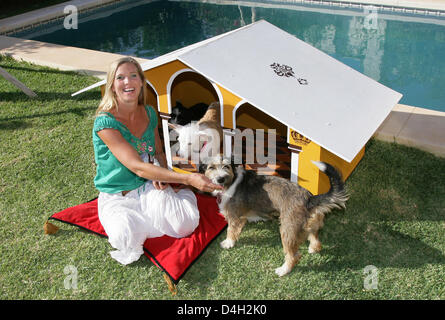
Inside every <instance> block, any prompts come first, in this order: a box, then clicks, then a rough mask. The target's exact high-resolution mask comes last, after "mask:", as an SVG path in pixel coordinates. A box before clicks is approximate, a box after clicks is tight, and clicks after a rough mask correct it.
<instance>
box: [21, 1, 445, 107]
mask: <svg viewBox="0 0 445 320" xmlns="http://www.w3.org/2000/svg"><path fill="white" fill-rule="evenodd" d="M135 2H137V1H125V2H123V3H119V4H117V5H113V6H111V7H108V8H102V9H99V10H98V11H92V12H89V13H85V14H82V15H80V17H79V24H78V29H77V30H76V29H68V30H67V29H65V28H64V27H63V20H59V21H56V22H54V23H52V24H48V25H44V26H41V27H38V28H35V29H32V30H28V31H26V32H23V33H20V34H16V35H14V36H16V37H22V38H28V39H35V40H39V41H44V42H50V43H57V44H62V45H70V46H76V47H81V48H88V49H93V50H101V51H107V52H114V53H121V54H129V55H134V56H138V57H144V58H149V59H151V58H154V57H157V56H159V55H162V54H165V53H168V52H171V51H173V50H176V49H179V48H181V47H183V46H186V45H189V44H192V43H195V42H198V41H201V40H204V39H207V38H210V37H213V36H215V35H218V34H221V33H224V32H227V31H230V30H233V29H236V28H238V27H240V26H242V25H244V24H249V23H251V22H253V21H257V20H260V19H264V20H267V21H269V22H270V23H272V24H274V25H276V26H277V27H279V28H281V29H283V30H285V31H287V32H289V33H291V34H293V35H295V36H296V37H298V38H300V39H302V40H304V41H306V42H307V43H309V44H311V45H313V46H315V47H316V48H318V49H320V50H322V51H324V52H325V53H327V54H329V55H331V56H332V57H334V58H336V59H338V60H340V61H342V62H343V63H345V64H347V65H349V66H350V67H352V68H354V69H356V70H358V71H360V72H362V73H364V74H365V75H367V76H369V77H371V78H373V79H375V80H377V81H379V82H380V83H382V84H384V85H386V86H388V87H390V88H392V89H394V90H396V91H398V92H400V93H402V94H403V98H402V100H401V101H400V103H403V104H407V105H413V106H419V107H423V108H428V109H433V110H440V111H445V19H444V18H440V17H428V16H421V15H401V14H391V15H390V14H388V13H387V12H386V11H372V10H371V11H369V10H368V11H366V12H365V10H363V9H333V8H326V7H320V6H313V7H308V6H305V7H303V6H296V5H295V6H287V7H283V6H282V7H279V6H278V5H275V6H274V5H272V4H270V3H268V4H266V5H265V6H262V5H261V4H260V5H259V6H254V7H249V6H238V5H218V4H210V3H204V2H184V1H180V2H178V1H173V2H172V1H154V2H151V3H145V4H140V5H137V6H135ZM265 45H274V44H273V43H265Z"/></svg>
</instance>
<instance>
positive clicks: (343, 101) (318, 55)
mask: <svg viewBox="0 0 445 320" xmlns="http://www.w3.org/2000/svg"><path fill="white" fill-rule="evenodd" d="M141 66H142V68H143V70H144V73H145V77H146V79H147V85H148V87H149V91H150V96H149V98H148V100H149V101H147V102H148V103H149V104H151V105H153V106H155V107H156V108H157V110H158V112H159V115H160V118H161V119H162V130H163V137H164V144H165V152H166V155H167V159H168V165H169V167H170V168H173V169H175V168H174V167H173V165H172V156H171V150H170V141H169V129H168V120H169V118H170V114H171V110H172V107H173V106H174V104H175V102H176V101H177V100H179V101H181V103H182V104H183V105H184V106H188V107H190V106H191V105H193V104H195V103H198V102H205V103H208V104H209V103H211V102H213V101H219V102H220V104H221V106H223V107H222V108H221V126H222V127H223V129H224V153H225V154H226V155H227V154H231V148H232V140H233V132H234V130H235V129H236V128H237V127H239V126H241V127H248V128H252V129H269V128H273V129H276V130H277V133H278V134H279V135H281V136H283V137H285V139H286V141H287V143H288V148H289V150H290V151H291V152H290V157H291V159H290V163H291V175H290V178H291V180H292V181H298V183H299V184H300V185H301V186H303V187H305V188H307V189H308V190H309V191H311V192H312V193H314V194H319V193H321V192H325V191H326V190H327V189H328V186H329V182H328V180H327V178H326V177H325V176H324V175H323V174H320V172H319V170H318V168H316V167H315V166H314V165H313V164H312V163H311V160H318V161H326V162H329V163H331V164H333V165H335V166H336V167H337V168H339V169H340V170H341V171H342V174H343V177H344V178H345V179H346V178H347V177H348V176H349V175H350V173H351V172H352V171H353V169H354V168H355V167H356V165H357V164H358V162H359V161H360V160H361V158H362V157H363V155H364V147H365V144H366V143H367V141H368V140H369V139H370V138H371V137H372V135H373V134H374V132H375V131H376V130H377V128H378V127H379V126H380V124H381V123H382V122H383V121H384V120H385V118H386V117H387V116H388V114H389V113H390V111H391V109H392V108H393V107H394V105H395V104H396V103H397V102H398V101H399V100H400V98H401V94H399V93H397V92H395V91H393V90H391V89H389V88H387V87H385V86H383V85H381V84H380V83H378V82H376V81H374V80H372V79H370V78H368V77H366V76H364V75H363V74H361V73H359V72H357V71H355V70H353V69H352V68H350V67H348V66H346V65H344V64H342V63H341V62H339V61H337V60H335V59H334V58H332V57H330V56H328V55H327V54H324V53H323V52H321V51H319V50H318V49H316V48H314V47H312V46H311V45H309V44H307V43H305V42H303V41H301V40H299V39H297V38H296V37H294V36H292V35H290V34H288V33H286V32H284V31H283V30H281V29H279V28H277V27H275V26H273V25H272V24H270V23H268V22H266V21H264V20H261V21H258V22H255V23H253V24H250V25H247V26H245V27H242V28H239V29H236V30H233V31H230V32H227V33H225V34H222V35H219V36H216V37H213V38H210V39H207V40H204V41H201V42H199V43H196V44H192V45H190V46H187V47H184V48H182V49H179V50H176V51H174V52H171V53H168V54H165V55H163V56H160V57H158V58H156V59H153V60H150V61H149V62H147V63H144V64H142V65H141ZM104 85H105V81H100V82H98V83H96V84H94V85H92V86H90V87H88V88H85V89H83V90H81V91H79V92H76V93H75V94H79V93H81V92H83V91H86V90H89V89H91V88H93V87H97V86H102V88H103V87H104ZM75 94H73V95H75Z"/></svg>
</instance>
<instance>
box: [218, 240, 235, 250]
mask: <svg viewBox="0 0 445 320" xmlns="http://www.w3.org/2000/svg"><path fill="white" fill-rule="evenodd" d="M234 245H235V241H233V240H230V239H226V240H224V241H222V242H221V243H220V246H221V248H223V249H230V248H233V246H234Z"/></svg>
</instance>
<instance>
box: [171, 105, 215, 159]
mask: <svg viewBox="0 0 445 320" xmlns="http://www.w3.org/2000/svg"><path fill="white" fill-rule="evenodd" d="M168 126H169V127H170V128H172V129H173V130H175V131H176V132H177V134H178V142H179V155H180V156H181V157H183V158H186V159H188V158H190V156H191V154H192V152H193V153H194V154H197V155H198V154H200V153H202V154H204V155H206V154H207V155H210V153H211V154H213V155H214V154H219V150H220V146H221V141H222V137H223V131H222V127H221V116H220V105H219V102H212V103H211V104H210V106H209V107H208V109H207V111H206V113H205V114H204V116H203V117H202V118H201V119H200V120H199V121H198V122H197V123H190V124H187V125H185V126H181V125H179V124H173V123H169V124H168Z"/></svg>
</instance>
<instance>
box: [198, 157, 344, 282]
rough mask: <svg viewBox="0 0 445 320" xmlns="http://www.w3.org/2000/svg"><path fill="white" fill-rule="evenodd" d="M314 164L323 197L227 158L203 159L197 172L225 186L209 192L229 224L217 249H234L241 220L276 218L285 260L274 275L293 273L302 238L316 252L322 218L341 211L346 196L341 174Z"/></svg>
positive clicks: (322, 163) (310, 249)
mask: <svg viewBox="0 0 445 320" xmlns="http://www.w3.org/2000/svg"><path fill="white" fill-rule="evenodd" d="M313 163H314V164H315V165H316V166H317V167H318V168H319V169H320V170H321V171H323V172H324V173H325V174H326V175H327V176H328V177H329V181H330V184H331V188H330V190H329V191H328V192H327V193H324V194H321V195H316V196H314V195H312V194H311V193H310V192H309V191H308V190H306V189H304V188H302V187H301V186H299V185H297V184H296V183H293V182H290V181H289V180H286V179H284V178H281V177H277V176H265V175H264V176H261V175H257V174H256V172H254V171H250V170H249V171H246V170H244V168H243V167H242V166H238V167H235V166H234V165H233V164H231V161H230V159H224V158H222V157H216V158H212V159H206V161H205V162H204V163H203V164H201V166H200V168H199V169H200V170H199V171H200V172H201V173H204V174H205V175H206V176H207V177H208V178H210V179H211V180H212V181H213V182H214V183H215V184H219V185H222V186H224V190H223V191H222V192H221V191H216V192H214V195H215V196H217V197H218V198H219V208H220V211H221V213H222V214H223V215H224V217H225V218H226V220H227V222H228V229H227V238H226V240H224V241H222V242H221V247H223V248H225V249H229V248H232V247H233V246H234V245H235V242H236V241H237V240H238V237H239V235H240V233H241V231H242V229H243V227H244V225H245V223H246V221H248V220H249V221H250V220H258V219H270V218H272V217H279V219H280V234H281V242H282V245H283V250H284V253H285V261H284V264H283V265H282V266H281V267H279V268H277V269H275V273H276V274H278V275H279V276H284V275H285V274H287V273H289V272H290V271H291V270H292V269H293V267H294V266H295V265H296V264H297V263H298V261H299V259H300V257H301V255H300V253H299V251H298V249H299V247H300V245H301V244H302V243H303V242H304V241H306V239H308V240H309V241H310V245H309V252H310V253H313V252H318V251H320V250H321V243H320V240H319V239H318V231H319V230H320V229H321V228H322V227H323V220H324V215H325V214H326V213H328V212H329V211H331V210H332V209H333V208H344V207H345V203H346V201H347V199H348V195H347V193H346V191H345V188H344V184H343V181H342V178H341V174H340V172H338V171H337V170H336V169H335V168H334V167H332V166H331V165H329V164H327V163H325V162H315V161H313Z"/></svg>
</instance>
